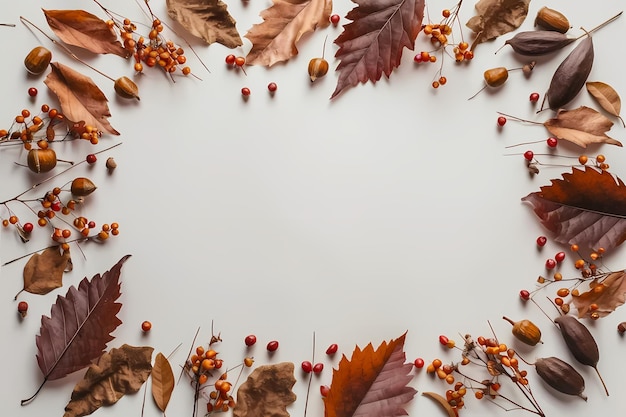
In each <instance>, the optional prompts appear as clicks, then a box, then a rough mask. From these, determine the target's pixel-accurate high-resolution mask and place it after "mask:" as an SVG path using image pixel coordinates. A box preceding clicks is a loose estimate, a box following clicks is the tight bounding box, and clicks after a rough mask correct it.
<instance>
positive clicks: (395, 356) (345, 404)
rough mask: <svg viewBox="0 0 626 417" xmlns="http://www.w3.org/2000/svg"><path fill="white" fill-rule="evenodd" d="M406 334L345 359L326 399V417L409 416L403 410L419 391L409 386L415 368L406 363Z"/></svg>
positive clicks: (342, 360)
mask: <svg viewBox="0 0 626 417" xmlns="http://www.w3.org/2000/svg"><path fill="white" fill-rule="evenodd" d="M405 336H406V333H405V334H403V335H402V336H400V337H399V338H398V339H395V340H392V341H391V342H389V343H387V342H383V343H382V344H381V345H380V346H379V347H378V349H377V350H374V347H373V346H372V344H371V343H370V344H368V345H367V346H366V347H365V349H363V350H361V349H359V347H358V346H357V347H356V348H355V349H354V352H353V353H352V358H351V359H350V360H348V359H347V358H346V356H345V355H344V356H343V357H342V358H341V361H339V368H338V369H333V379H332V384H331V386H330V390H329V392H328V395H327V396H326V397H324V409H325V411H324V416H325V417H352V416H380V417H383V416H384V417H392V416H400V415H406V411H405V410H404V409H403V408H402V405H403V404H406V403H407V402H409V401H410V400H411V399H412V398H413V397H414V396H415V393H416V392H417V391H415V389H413V388H411V387H408V386H407V384H408V383H409V382H410V381H411V379H412V378H413V377H412V376H411V375H409V373H410V372H411V369H412V365H411V364H410V363H405V358H406V355H405V353H404V351H403V348H404V339H405Z"/></svg>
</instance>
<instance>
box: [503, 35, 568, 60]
mask: <svg viewBox="0 0 626 417" xmlns="http://www.w3.org/2000/svg"><path fill="white" fill-rule="evenodd" d="M575 40H576V38H570V37H568V36H566V35H564V34H562V33H559V32H554V31H551V30H533V31H528V32H520V33H518V34H517V35H515V36H513V37H512V38H511V39H509V40H507V41H506V42H504V44H505V45H511V48H513V51H515V52H516V53H518V54H520V55H526V56H541V55H547V54H550V53H552V52H555V51H558V50H559V49H562V48H564V47H566V46H567V45H569V44H570V43H572V42H574V41H575Z"/></svg>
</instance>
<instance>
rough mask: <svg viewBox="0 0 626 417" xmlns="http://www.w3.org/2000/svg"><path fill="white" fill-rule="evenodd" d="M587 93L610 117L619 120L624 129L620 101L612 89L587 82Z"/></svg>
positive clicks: (601, 83)
mask: <svg viewBox="0 0 626 417" xmlns="http://www.w3.org/2000/svg"><path fill="white" fill-rule="evenodd" d="M585 86H586V87H587V91H588V92H589V94H591V96H592V97H593V98H595V99H596V101H597V102H598V104H599V105H600V107H602V108H603V109H604V110H606V112H607V113H609V114H610V115H612V116H615V117H617V118H618V119H620V120H621V122H622V125H623V126H624V127H626V123H624V119H622V116H620V112H621V111H622V100H621V99H620V97H619V94H618V93H617V91H615V89H614V88H613V87H611V86H610V85H608V84H606V83H603V82H601V81H587V83H586V84H585Z"/></svg>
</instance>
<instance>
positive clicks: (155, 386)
mask: <svg viewBox="0 0 626 417" xmlns="http://www.w3.org/2000/svg"><path fill="white" fill-rule="evenodd" d="M172 392H174V371H172V365H170V362H169V361H168V360H167V358H166V357H165V355H163V354H162V353H158V354H157V356H156V358H155V359H154V366H153V367H152V397H153V398H154V402H155V403H156V405H157V407H159V410H161V411H163V412H164V413H165V409H166V408H167V404H168V403H169V402H170V398H172Z"/></svg>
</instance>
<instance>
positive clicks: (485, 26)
mask: <svg viewBox="0 0 626 417" xmlns="http://www.w3.org/2000/svg"><path fill="white" fill-rule="evenodd" d="M529 3H530V0H480V1H479V2H478V3H476V6H475V7H476V16H473V17H471V18H470V20H468V21H467V23H466V25H467V27H468V28H470V29H472V30H473V31H474V32H475V33H476V38H475V39H474V41H473V42H472V47H471V49H472V50H473V49H474V48H475V47H476V46H477V45H478V44H481V43H483V42H486V41H489V40H492V39H495V38H497V37H498V36H500V35H504V34H505V33H509V32H512V31H513V30H515V29H517V28H519V27H520V25H521V24H522V23H523V22H524V20H525V19H526V16H527V15H528V4H529Z"/></svg>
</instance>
